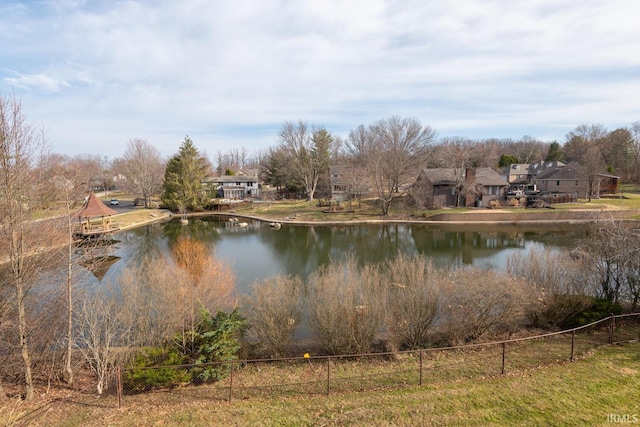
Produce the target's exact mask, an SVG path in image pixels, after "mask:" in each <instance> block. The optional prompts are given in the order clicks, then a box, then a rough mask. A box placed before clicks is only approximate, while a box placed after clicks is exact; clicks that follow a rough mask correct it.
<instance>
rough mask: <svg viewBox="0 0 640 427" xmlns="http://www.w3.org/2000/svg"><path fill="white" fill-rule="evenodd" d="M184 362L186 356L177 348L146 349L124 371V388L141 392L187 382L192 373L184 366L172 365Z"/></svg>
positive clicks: (128, 390)
mask: <svg viewBox="0 0 640 427" xmlns="http://www.w3.org/2000/svg"><path fill="white" fill-rule="evenodd" d="M184 362H185V360H184V357H183V356H182V355H181V354H180V353H178V352H177V351H175V350H165V349H162V348H156V347H154V348H147V349H144V350H143V351H142V352H141V353H140V354H138V355H137V356H136V357H135V358H134V360H133V362H132V363H131V366H130V367H128V368H126V369H125V370H124V371H123V373H122V381H123V388H124V390H125V391H127V392H134V393H140V392H144V391H148V390H151V389H153V388H156V387H175V386H177V385H180V384H182V383H187V382H189V380H190V379H191V375H190V374H189V373H188V372H187V371H186V370H185V369H184V368H180V367H173V366H171V365H180V364H182V363H184ZM162 366H166V367H165V368H163V367H162Z"/></svg>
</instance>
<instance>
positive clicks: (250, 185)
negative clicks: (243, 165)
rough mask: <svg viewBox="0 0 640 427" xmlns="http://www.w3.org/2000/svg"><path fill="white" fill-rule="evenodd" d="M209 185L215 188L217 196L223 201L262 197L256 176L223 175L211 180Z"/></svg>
mask: <svg viewBox="0 0 640 427" xmlns="http://www.w3.org/2000/svg"><path fill="white" fill-rule="evenodd" d="M207 183H208V185H212V186H214V187H215V191H216V196H217V197H221V198H223V199H230V200H242V199H246V198H255V197H260V186H259V184H258V178H257V177H255V176H247V175H223V176H218V177H213V178H210V179H209V181H208V182H207Z"/></svg>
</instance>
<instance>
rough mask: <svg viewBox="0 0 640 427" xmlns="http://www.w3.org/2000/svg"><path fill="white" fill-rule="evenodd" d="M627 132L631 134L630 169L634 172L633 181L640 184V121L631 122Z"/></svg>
mask: <svg viewBox="0 0 640 427" xmlns="http://www.w3.org/2000/svg"><path fill="white" fill-rule="evenodd" d="M629 130H630V132H631V155H632V162H633V166H632V169H633V170H634V171H635V175H634V176H633V180H634V182H636V183H640V121H637V122H633V123H632V124H631V128H630V129H629Z"/></svg>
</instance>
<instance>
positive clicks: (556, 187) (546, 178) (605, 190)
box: [533, 162, 620, 199]
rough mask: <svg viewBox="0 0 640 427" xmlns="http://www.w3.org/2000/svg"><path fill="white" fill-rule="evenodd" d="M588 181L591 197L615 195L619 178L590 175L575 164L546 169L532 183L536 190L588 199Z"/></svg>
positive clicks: (618, 187)
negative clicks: (590, 186) (572, 194)
mask: <svg viewBox="0 0 640 427" xmlns="http://www.w3.org/2000/svg"><path fill="white" fill-rule="evenodd" d="M589 180H591V181H592V188H591V197H600V195H605V194H617V193H618V192H619V191H620V177H618V176H615V175H611V174H608V173H604V172H600V173H595V174H594V173H592V174H591V175H589V172H588V170H587V169H586V168H585V167H584V166H582V165H580V164H578V163H576V162H571V163H569V164H567V165H562V166H558V167H551V168H547V169H545V170H544V171H541V172H540V173H538V174H537V175H536V176H535V177H534V179H533V183H534V184H535V185H536V187H537V189H538V190H540V191H542V192H548V193H575V194H576V196H577V197H583V198H585V199H586V198H589Z"/></svg>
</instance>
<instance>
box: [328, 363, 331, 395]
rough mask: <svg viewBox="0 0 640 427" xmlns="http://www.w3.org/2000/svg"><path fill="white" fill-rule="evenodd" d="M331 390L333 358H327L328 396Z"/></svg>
mask: <svg viewBox="0 0 640 427" xmlns="http://www.w3.org/2000/svg"><path fill="white" fill-rule="evenodd" d="M330 390H331V356H327V396H329V391H330Z"/></svg>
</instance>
